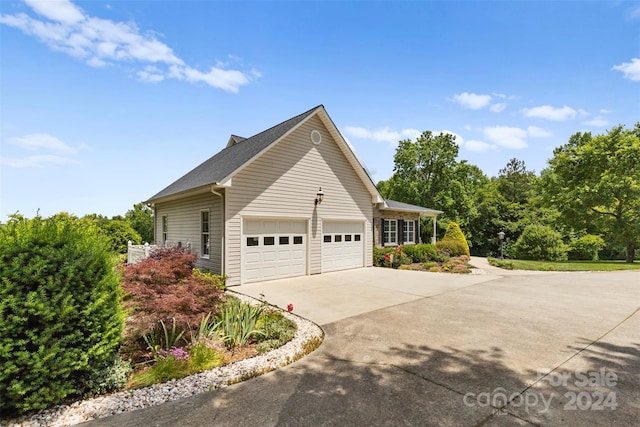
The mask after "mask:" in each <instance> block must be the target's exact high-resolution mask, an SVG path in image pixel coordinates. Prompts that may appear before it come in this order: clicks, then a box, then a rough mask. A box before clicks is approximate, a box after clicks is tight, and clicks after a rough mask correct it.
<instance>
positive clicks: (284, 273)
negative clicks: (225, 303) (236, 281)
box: [241, 220, 307, 283]
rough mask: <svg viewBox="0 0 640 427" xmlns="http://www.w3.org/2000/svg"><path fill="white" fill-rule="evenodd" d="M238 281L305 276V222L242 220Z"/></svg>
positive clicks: (246, 281)
mask: <svg viewBox="0 0 640 427" xmlns="http://www.w3.org/2000/svg"><path fill="white" fill-rule="evenodd" d="M242 237H243V238H242V260H241V261H242V282H243V283H248V282H258V281H262V280H271V279H282V278H285V277H293V276H303V275H305V274H307V223H306V221H288V220H244V224H243V236H242Z"/></svg>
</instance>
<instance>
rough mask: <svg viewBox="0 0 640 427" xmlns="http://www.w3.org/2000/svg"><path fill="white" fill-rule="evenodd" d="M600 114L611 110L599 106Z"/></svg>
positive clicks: (609, 112)
mask: <svg viewBox="0 0 640 427" xmlns="http://www.w3.org/2000/svg"><path fill="white" fill-rule="evenodd" d="M600 114H611V110H607V109H606V108H601V109H600Z"/></svg>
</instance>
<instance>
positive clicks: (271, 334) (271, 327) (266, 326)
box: [256, 311, 297, 353]
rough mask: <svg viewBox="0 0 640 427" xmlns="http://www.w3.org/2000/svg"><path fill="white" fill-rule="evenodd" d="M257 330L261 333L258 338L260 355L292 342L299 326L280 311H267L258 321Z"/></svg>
mask: <svg viewBox="0 0 640 427" xmlns="http://www.w3.org/2000/svg"><path fill="white" fill-rule="evenodd" d="M257 328H258V330H259V331H260V332H261V334H260V335H258V336H257V337H256V339H257V340H258V342H259V343H258V347H257V350H258V353H266V352H267V351H270V350H272V349H274V348H278V347H280V346H282V345H283V344H285V343H287V342H289V341H291V340H292V339H293V337H294V335H295V333H296V329H297V326H296V324H295V322H293V321H292V320H289V319H287V318H286V317H284V316H283V315H282V313H281V312H279V311H265V312H263V313H262V315H261V316H260V319H259V320H258V325H257Z"/></svg>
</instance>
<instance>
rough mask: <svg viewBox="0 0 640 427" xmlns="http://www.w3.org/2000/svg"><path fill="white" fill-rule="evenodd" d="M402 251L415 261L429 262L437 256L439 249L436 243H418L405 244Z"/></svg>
mask: <svg viewBox="0 0 640 427" xmlns="http://www.w3.org/2000/svg"><path fill="white" fill-rule="evenodd" d="M402 251H403V252H404V253H405V254H406V255H407V256H408V257H411V260H412V261H413V262H427V261H431V260H433V259H435V258H436V253H437V249H436V247H435V246H434V245H430V244H428V243H421V244H418V245H404V246H402Z"/></svg>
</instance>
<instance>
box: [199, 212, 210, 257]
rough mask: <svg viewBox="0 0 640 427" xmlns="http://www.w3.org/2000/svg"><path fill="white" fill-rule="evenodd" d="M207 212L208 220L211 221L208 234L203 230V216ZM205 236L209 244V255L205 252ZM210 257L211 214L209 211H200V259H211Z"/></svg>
mask: <svg viewBox="0 0 640 427" xmlns="http://www.w3.org/2000/svg"><path fill="white" fill-rule="evenodd" d="M205 212H206V213H207V218H208V220H209V227H208V228H209V229H208V231H207V232H205V231H204V230H203V229H202V214H203V213H205ZM205 235H206V236H207V242H208V244H209V247H208V249H207V250H208V252H209V253H208V254H205V253H204V251H205V248H204V236H205ZM210 255H211V212H210V210H209V209H201V210H200V258H202V259H209V257H210Z"/></svg>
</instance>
